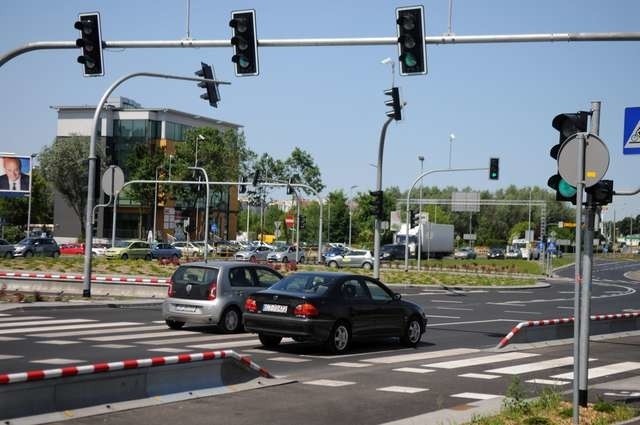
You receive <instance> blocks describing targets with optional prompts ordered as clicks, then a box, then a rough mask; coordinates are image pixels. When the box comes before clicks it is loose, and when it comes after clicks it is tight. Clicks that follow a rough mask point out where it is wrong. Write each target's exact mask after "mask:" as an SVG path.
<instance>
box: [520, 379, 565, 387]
mask: <svg viewBox="0 0 640 425" xmlns="http://www.w3.org/2000/svg"><path fill="white" fill-rule="evenodd" d="M525 382H529V383H531V384H542V385H557V386H560V385H566V384H568V383H569V381H560V380H558V379H539V378H534V379H529V380H527V381H525Z"/></svg>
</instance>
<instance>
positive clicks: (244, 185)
mask: <svg viewBox="0 0 640 425" xmlns="http://www.w3.org/2000/svg"><path fill="white" fill-rule="evenodd" d="M246 192H247V178H246V177H245V176H242V180H241V181H240V185H239V188H238V193H246Z"/></svg>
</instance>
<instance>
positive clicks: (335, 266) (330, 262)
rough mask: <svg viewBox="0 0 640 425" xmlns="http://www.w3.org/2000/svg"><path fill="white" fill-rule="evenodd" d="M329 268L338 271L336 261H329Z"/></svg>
mask: <svg viewBox="0 0 640 425" xmlns="http://www.w3.org/2000/svg"><path fill="white" fill-rule="evenodd" d="M329 267H331V268H332V269H337V268H338V263H337V262H335V261H329Z"/></svg>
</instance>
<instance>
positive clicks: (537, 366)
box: [485, 356, 595, 375]
mask: <svg viewBox="0 0 640 425" xmlns="http://www.w3.org/2000/svg"><path fill="white" fill-rule="evenodd" d="M591 360H595V359H591ZM571 364H573V356H569V357H562V358H559V359H551V360H544V361H540V362H534V363H525V364H519V365H516V366H509V367H501V368H498V369H491V370H487V371H485V372H488V373H502V374H504V375H520V374H523V373H527V372H537V371H539V370H545V369H553V368H556V367H561V366H568V365H571Z"/></svg>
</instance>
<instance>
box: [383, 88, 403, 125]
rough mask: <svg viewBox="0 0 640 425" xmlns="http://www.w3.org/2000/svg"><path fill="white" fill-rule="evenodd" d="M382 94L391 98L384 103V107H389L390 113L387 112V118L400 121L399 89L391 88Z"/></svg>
mask: <svg viewBox="0 0 640 425" xmlns="http://www.w3.org/2000/svg"><path fill="white" fill-rule="evenodd" d="M384 94H385V95H387V96H391V99H387V100H386V102H384V104H385V105H387V106H389V107H391V110H390V111H387V116H388V117H390V118H393V119H394V120H396V121H400V120H401V119H402V103H401V101H400V89H399V88H398V87H391V88H390V89H389V90H385V91H384Z"/></svg>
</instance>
